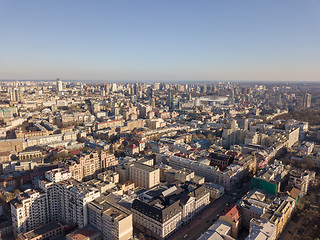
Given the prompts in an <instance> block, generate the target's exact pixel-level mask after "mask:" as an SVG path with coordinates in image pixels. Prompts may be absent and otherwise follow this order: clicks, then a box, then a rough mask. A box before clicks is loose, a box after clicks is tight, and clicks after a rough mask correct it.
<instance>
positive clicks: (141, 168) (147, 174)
mask: <svg viewBox="0 0 320 240" xmlns="http://www.w3.org/2000/svg"><path fill="white" fill-rule="evenodd" d="M129 179H130V180H132V181H133V182H134V183H135V186H136V187H142V188H146V189H149V188H152V187H153V186H155V185H157V184H159V183H160V169H156V168H155V167H151V166H149V165H146V164H143V163H139V162H134V163H131V164H130V165H129Z"/></svg>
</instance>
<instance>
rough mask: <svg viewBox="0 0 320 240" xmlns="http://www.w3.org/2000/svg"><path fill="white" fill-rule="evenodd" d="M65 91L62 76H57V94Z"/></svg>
mask: <svg viewBox="0 0 320 240" xmlns="http://www.w3.org/2000/svg"><path fill="white" fill-rule="evenodd" d="M62 91H63V85H62V81H61V79H60V78H57V94H59V93H61V92H62Z"/></svg>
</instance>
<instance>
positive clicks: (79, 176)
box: [64, 152, 118, 181]
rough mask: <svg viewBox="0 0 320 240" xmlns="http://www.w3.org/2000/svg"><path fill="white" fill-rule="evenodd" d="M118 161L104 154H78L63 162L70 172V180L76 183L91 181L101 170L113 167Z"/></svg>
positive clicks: (111, 155) (112, 156) (110, 155)
mask: <svg viewBox="0 0 320 240" xmlns="http://www.w3.org/2000/svg"><path fill="white" fill-rule="evenodd" d="M117 164H118V160H117V159H116V158H115V156H114V155H113V154H107V153H106V152H101V153H99V152H90V153H79V154H78V155H76V156H75V157H74V158H73V159H69V160H67V161H66V162H65V164H64V166H65V167H66V168H67V169H68V170H69V171H70V172H71V175H72V178H74V179H76V180H77V181H88V180H91V179H93V178H94V177H95V176H97V174H98V173H99V172H101V171H103V170H106V169H109V168H111V167H114V166H116V165H117Z"/></svg>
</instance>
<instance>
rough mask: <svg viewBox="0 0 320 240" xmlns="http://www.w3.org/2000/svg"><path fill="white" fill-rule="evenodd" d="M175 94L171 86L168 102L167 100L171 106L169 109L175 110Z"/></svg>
mask: <svg viewBox="0 0 320 240" xmlns="http://www.w3.org/2000/svg"><path fill="white" fill-rule="evenodd" d="M173 101H174V94H173V89H172V88H170V89H169V94H168V102H167V104H168V106H169V110H171V111H172V110H173V108H174V102H173Z"/></svg>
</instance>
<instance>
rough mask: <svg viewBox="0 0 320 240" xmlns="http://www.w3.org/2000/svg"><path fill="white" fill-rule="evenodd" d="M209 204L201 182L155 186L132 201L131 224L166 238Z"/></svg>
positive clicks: (207, 195) (149, 233) (153, 234)
mask: <svg viewBox="0 0 320 240" xmlns="http://www.w3.org/2000/svg"><path fill="white" fill-rule="evenodd" d="M209 203H210V193H209V191H208V190H207V189H206V188H205V186H204V185H201V186H199V185H193V184H188V183H183V184H181V185H178V186H172V187H170V188H167V189H166V188H161V187H155V188H153V189H150V190H149V191H147V192H145V193H143V196H141V197H140V199H135V200H134V201H133V204H132V209H131V210H132V213H133V223H134V226H135V227H137V228H138V229H140V230H142V231H144V232H146V233H147V234H148V235H150V236H152V237H154V238H156V239H166V238H168V237H169V236H170V235H171V234H172V233H173V232H174V231H176V230H177V229H178V228H180V226H182V225H183V224H187V223H189V222H190V221H191V220H192V219H193V218H194V217H195V216H196V215H197V214H199V213H200V212H201V211H202V210H203V209H204V208H205V207H206V206H207V205H208V204H209Z"/></svg>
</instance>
